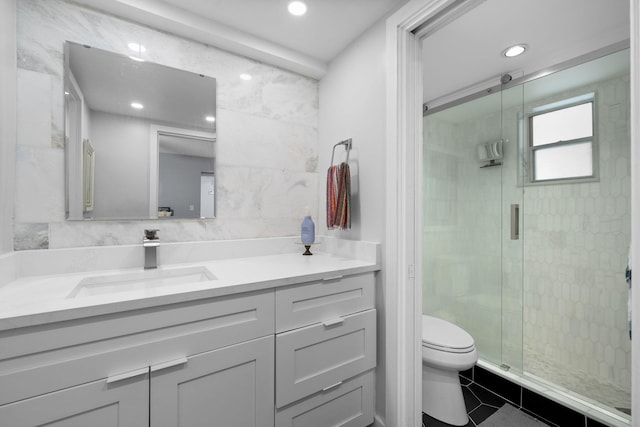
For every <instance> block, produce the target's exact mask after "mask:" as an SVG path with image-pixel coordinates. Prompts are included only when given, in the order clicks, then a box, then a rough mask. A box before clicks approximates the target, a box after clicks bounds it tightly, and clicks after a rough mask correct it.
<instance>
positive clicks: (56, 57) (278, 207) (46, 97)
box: [3, 0, 318, 249]
mask: <svg viewBox="0 0 640 427" xmlns="http://www.w3.org/2000/svg"><path fill="white" fill-rule="evenodd" d="M17 9H18V11H17V51H18V64H19V67H20V68H19V69H18V76H19V81H20V82H21V84H20V86H19V93H18V134H19V135H20V134H24V137H23V138H20V137H19V138H18V159H17V161H16V186H15V187H16V227H15V239H14V240H15V246H16V248H17V249H35V248H60V247H79V246H94V245H117V244H133V243H139V241H140V238H141V237H140V236H141V235H142V230H143V229H144V228H155V226H156V225H157V224H154V223H153V222H151V223H150V221H109V222H105V221H93V222H91V221H66V220H65V191H64V187H65V185H64V149H63V148H64V132H63V123H64V120H63V90H62V83H63V80H62V74H63V61H62V58H63V46H64V41H65V40H70V41H73V42H76V43H81V44H88V45H91V46H94V47H97V48H101V49H106V50H109V51H112V52H117V53H123V54H126V53H127V50H128V48H127V43H129V42H130V41H132V40H135V41H137V42H142V44H144V45H146V47H147V51H146V55H148V56H147V59H148V60H150V61H153V62H156V63H160V64H163V65H167V66H170V67H174V68H180V69H184V70H187V71H191V72H195V73H200V74H205V75H209V76H212V77H215V78H216V81H217V119H218V121H217V123H218V135H217V136H218V141H217V148H216V150H217V152H216V162H217V166H216V167H217V170H218V175H217V190H218V200H217V202H218V203H217V212H216V214H217V215H216V218H215V219H207V220H193V219H192V220H183V221H181V220H171V221H163V222H162V230H161V236H162V239H163V241H165V242H172V241H175V242H179V241H196V240H213V239H215V240H220V239H240V238H256V237H275V236H291V235H296V234H298V233H299V232H300V221H301V219H302V217H303V216H304V214H305V207H306V206H309V207H311V209H312V212H317V209H318V170H317V164H318V158H317V149H318V133H317V128H318V82H317V80H314V79H310V78H307V77H303V76H300V75H298V74H295V73H292V72H289V71H285V70H281V69H278V68H275V67H272V66H267V65H264V64H261V63H259V62H257V61H254V60H251V59H248V58H245V57H241V56H238V55H235V54H232V53H229V52H226V51H222V50H220V49H216V48H213V47H211V46H207V45H204V44H201V43H197V42H193V41H190V40H186V39H183V38H180V37H177V36H173V35H171V34H168V33H165V32H161V31H157V30H153V29H151V28H149V27H146V26H142V25H138V24H135V23H132V22H128V21H124V20H121V19H118V18H115V17H113V16H110V15H106V14H103V13H100V12H97V11H93V10H90V9H85V8H83V7H81V6H78V5H77V4H74V3H70V2H66V1H62V0H47V1H46V2H45V1H39V0H20V2H19V3H18V7H17ZM3 16H4V14H3ZM14 52H15V51H14ZM14 55H15V53H14ZM245 72H248V73H250V74H251V75H253V79H252V80H251V81H249V82H246V81H243V80H241V79H240V78H239V75H240V74H241V73H245ZM314 216H316V217H317V214H316V215H314ZM3 224H4V222H3Z"/></svg>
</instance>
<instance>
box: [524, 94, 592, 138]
mask: <svg viewBox="0 0 640 427" xmlns="http://www.w3.org/2000/svg"><path fill="white" fill-rule="evenodd" d="M592 105H593V103H592V102H588V103H586V104H580V105H576V106H573V107H568V108H563V109H562V110H555V111H550V112H548V113H543V114H539V115H536V116H533V117H532V120H531V121H532V124H531V125H532V127H533V146H534V147H536V146H539V145H545V144H551V143H554V142H559V141H571V140H573V139H579V138H588V137H591V136H592V135H593V107H592Z"/></svg>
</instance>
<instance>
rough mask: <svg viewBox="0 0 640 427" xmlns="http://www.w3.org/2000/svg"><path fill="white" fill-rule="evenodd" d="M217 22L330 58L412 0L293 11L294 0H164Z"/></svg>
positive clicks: (362, 0)
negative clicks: (290, 7) (289, 9)
mask: <svg viewBox="0 0 640 427" xmlns="http://www.w3.org/2000/svg"><path fill="white" fill-rule="evenodd" d="M164 1H165V2H166V3H169V4H172V5H174V6H176V7H180V8H182V9H184V10H187V11H189V12H192V13H195V14H198V15H201V16H204V17H206V18H207V19H210V20H212V21H215V22H218V23H221V24H224V25H227V26H229V27H232V28H234V29H237V30H240V31H242V32H245V33H248V34H251V35H254V36H257V37H259V38H261V39H264V40H267V41H269V42H272V43H275V44H278V45H281V46H284V47H286V48H287V49H291V50H294V51H297V52H300V53H303V54H305V55H309V56H311V57H312V58H314V59H317V60H319V61H322V62H325V63H327V62H329V61H331V59H333V58H334V57H335V56H336V55H337V54H338V53H340V52H341V51H342V50H343V49H344V48H345V47H347V45H349V44H350V43H351V42H352V41H354V40H355V39H356V38H357V37H358V36H359V35H360V34H362V33H363V32H364V31H365V30H366V29H367V28H369V27H370V26H371V25H373V24H374V23H375V22H376V21H378V20H379V19H380V18H382V17H383V16H385V15H386V14H387V13H388V12H389V11H391V10H395V9H396V8H397V7H398V6H399V5H402V4H404V3H406V2H407V0H305V3H306V4H307V7H308V9H307V13H306V14H305V15H304V16H299V17H296V16H292V15H290V14H289V12H287V5H288V3H289V1H290V0H231V1H230V0H164Z"/></svg>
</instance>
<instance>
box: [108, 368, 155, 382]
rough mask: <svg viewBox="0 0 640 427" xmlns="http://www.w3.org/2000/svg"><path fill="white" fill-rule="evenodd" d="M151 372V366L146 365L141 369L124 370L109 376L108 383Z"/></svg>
mask: <svg viewBox="0 0 640 427" xmlns="http://www.w3.org/2000/svg"><path fill="white" fill-rule="evenodd" d="M148 373H149V367H148V366H147V367H144V368H140V369H136V370H135V371H129V372H124V373H122V374H118V375H112V376H110V377H107V384H113V383H116V382H118V381H123V380H128V379H129V378H133V377H137V376H139V375H144V374H148Z"/></svg>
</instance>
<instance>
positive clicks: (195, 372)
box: [151, 336, 274, 427]
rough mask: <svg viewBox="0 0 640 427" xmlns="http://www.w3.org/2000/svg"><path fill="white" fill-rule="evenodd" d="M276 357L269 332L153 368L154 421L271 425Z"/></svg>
mask: <svg viewBox="0 0 640 427" xmlns="http://www.w3.org/2000/svg"><path fill="white" fill-rule="evenodd" d="M273 358H274V337H273V336H268V337H264V338H259V339H257V340H253V341H248V342H245V343H241V344H236V345H233V346H229V347H225V348H222V349H219V350H215V351H210V352H207V353H201V354H198V355H195V356H191V357H189V358H187V360H186V362H185V363H183V364H180V365H176V366H173V367H170V368H166V369H162V370H157V371H155V372H152V373H151V425H152V426H153V427H176V426H180V427H202V426H205V425H206V426H209V427H217V426H219V427H230V426H233V427H257V426H260V427H269V426H271V427H273V425H274V406H273V401H274V397H273V389H274V375H273V364H274V360H273ZM151 370H152V371H153V370H154V367H153V366H152V367H151Z"/></svg>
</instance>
